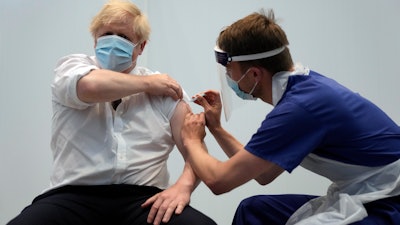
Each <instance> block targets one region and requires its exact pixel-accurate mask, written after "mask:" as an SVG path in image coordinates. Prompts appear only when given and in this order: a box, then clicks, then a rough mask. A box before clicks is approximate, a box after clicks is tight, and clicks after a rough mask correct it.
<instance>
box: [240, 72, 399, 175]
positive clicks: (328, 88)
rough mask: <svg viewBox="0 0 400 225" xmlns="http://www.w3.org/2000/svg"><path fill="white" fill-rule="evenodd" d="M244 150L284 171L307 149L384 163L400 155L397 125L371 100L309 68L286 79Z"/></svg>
mask: <svg viewBox="0 0 400 225" xmlns="http://www.w3.org/2000/svg"><path fill="white" fill-rule="evenodd" d="M245 149H246V150H247V151H249V152H250V153H252V154H254V155H256V156H258V157H261V158H263V159H265V160H268V161H271V162H274V163H276V164H277V165H279V166H281V167H282V168H284V169H285V170H287V171H288V172H292V171H293V169H295V168H296V167H297V166H298V165H299V164H300V163H301V162H302V160H303V159H304V158H305V157H306V156H307V155H308V154H309V153H314V154H317V155H318V156H321V157H326V158H328V159H332V160H337V161H340V162H344V163H349V164H354V165H363V166H382V165H386V164H389V163H391V162H394V161H396V160H397V159H399V158H400V128H399V126H398V125H397V124H396V123H395V122H394V121H393V120H391V119H390V118H389V117H388V116H387V115H386V114H385V113H384V112H383V111H382V110H381V109H379V108H378V107H377V106H376V105H374V104H373V103H372V102H370V101H368V100H367V99H365V98H363V97H362V96H360V95H359V94H357V93H354V92H352V91H350V90H349V89H347V88H346V87H344V86H342V85H340V84H339V83H337V82H336V81H334V80H332V79H329V78H327V77H325V76H322V75H320V74H318V73H316V72H314V71H310V74H309V75H293V76H290V77H289V79H288V83H287V88H286V91H285V93H284V94H283V96H282V98H281V100H280V101H279V102H278V104H277V105H276V106H275V108H274V109H273V110H272V111H271V112H270V113H269V114H268V115H267V116H266V118H265V120H264V121H263V122H262V124H261V127H260V128H259V129H258V130H257V133H255V134H254V135H253V136H252V138H251V140H250V141H249V142H248V143H247V145H246V146H245Z"/></svg>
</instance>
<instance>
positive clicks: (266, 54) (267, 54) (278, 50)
mask: <svg viewBox="0 0 400 225" xmlns="http://www.w3.org/2000/svg"><path fill="white" fill-rule="evenodd" d="M285 48H286V46H282V47H280V48H276V49H273V50H271V51H267V52H261V53H256V54H251V55H238V56H232V57H231V61H235V62H237V61H249V60H255V59H263V58H268V57H271V56H275V55H278V54H279V53H281V52H282V51H283V50H285Z"/></svg>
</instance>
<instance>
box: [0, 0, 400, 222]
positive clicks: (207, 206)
mask: <svg viewBox="0 0 400 225" xmlns="http://www.w3.org/2000/svg"><path fill="white" fill-rule="evenodd" d="M104 2H105V0H86V1H81V0H69V1H54V0H35V1H30V0H2V1H1V2H0V84H1V88H0V153H1V155H0V224H5V223H6V222H7V221H9V220H10V219H11V218H12V217H14V216H15V215H17V214H18V213H19V212H20V211H21V210H22V209H23V208H24V207H25V206H26V205H28V204H29V203H30V202H31V201H32V199H33V198H34V197H35V196H37V195H38V194H39V193H40V192H41V191H42V190H43V189H44V188H46V187H47V184H48V177H49V173H50V170H51V152H50V149H49V141H50V122H51V95H50V83H51V81H52V79H53V72H52V70H53V68H54V65H55V63H56V61H57V59H58V58H59V57H61V56H64V55H66V54H70V53H86V54H92V53H93V40H92V39H91V36H90V34H89V32H88V25H89V23H90V20H91V18H92V17H93V16H94V15H95V14H96V12H97V11H98V10H99V9H100V8H101V6H102V5H103V3H104ZM134 2H135V3H136V4H137V5H138V6H139V7H140V8H141V9H142V10H143V11H144V12H146V13H147V15H148V16H149V20H150V23H151V25H152V28H153V32H152V36H151V41H150V42H149V44H148V46H147V49H146V50H145V51H146V52H145V54H144V55H143V56H142V59H141V60H140V61H139V64H141V65H144V66H147V67H149V68H150V69H153V70H158V71H160V72H165V73H169V74H170V75H171V76H173V77H174V78H175V79H176V80H178V81H179V82H180V83H181V84H182V86H183V87H184V88H185V89H186V91H187V92H188V93H189V94H190V95H191V94H195V93H197V92H200V91H203V90H205V89H210V88H211V89H218V88H219V83H218V78H217V75H216V64H215V62H214V58H213V57H214V56H213V51H212V49H213V47H214V45H215V40H216V37H217V35H218V34H219V32H220V30H221V29H222V28H223V27H224V26H226V25H229V24H231V23H232V22H234V21H236V20H237V19H239V18H242V17H244V16H246V15H248V14H250V13H252V12H255V11H258V10H259V9H260V8H262V7H263V8H266V9H268V8H273V9H274V10H275V14H276V17H278V18H280V24H281V26H282V27H283V28H284V29H285V30H286V32H287V35H288V38H289V41H290V49H291V52H292V55H293V58H294V60H295V61H297V62H302V63H303V64H305V65H308V66H310V68H311V69H314V70H316V71H318V72H320V73H323V74H325V75H327V76H329V77H332V78H334V79H336V80H338V81H339V82H341V83H343V84H344V85H346V86H348V87H349V88H351V89H353V90H354V91H356V92H359V93H361V94H362V95H364V96H366V97H367V98H369V99H370V100H372V101H373V102H375V103H376V104H377V105H378V106H380V107H381V108H382V109H383V110H385V111H386V112H387V113H388V114H389V116H391V117H392V118H393V119H394V120H395V121H396V122H397V123H399V122H400V113H399V94H398V84H399V82H400V77H399V75H400V74H399V69H398V65H399V61H400V53H399V52H400V43H399V40H400V29H399V27H400V26H399V24H398V23H399V21H400V14H399V13H398V10H399V9H400V2H399V1H396V0H385V1H379V0H369V1H365V0H353V1H347V0H337V1H321V0H304V1H289V0H246V1H244V0H218V1H214V0H202V1H183V0H182V1H179V0H163V1H162V0H159V1H157V0H148V1H146V0H138V1H134ZM193 109H194V111H200V110H201V109H200V108H199V107H197V106H193ZM270 110H271V107H270V106H268V105H266V104H263V103H261V102H259V101H258V102H251V103H246V104H245V105H244V106H242V107H240V108H238V109H237V110H235V111H234V112H233V115H232V118H231V120H230V121H229V122H228V123H224V125H225V127H226V128H227V129H228V130H230V131H231V132H232V133H233V134H234V135H235V136H236V137H238V139H239V140H240V141H242V142H243V143H246V141H247V140H248V139H249V138H250V136H251V135H252V133H253V132H255V130H256V129H257V128H258V126H259V124H260V122H261V120H262V119H263V118H264V117H265V115H266V114H267V113H268V112H269V111H270ZM207 143H208V147H209V150H210V153H211V154H212V155H214V156H215V157H217V158H219V159H221V160H225V159H226V157H225V156H224V154H223V153H222V151H221V150H220V149H219V148H218V146H217V145H216V142H215V141H214V140H213V139H212V138H211V135H208V136H207ZM178 165H179V166H178ZM170 167H171V174H172V178H173V179H175V178H176V177H177V176H178V174H179V173H180V171H181V169H182V159H181V157H180V155H179V154H178V153H174V154H172V156H171V159H170ZM328 184H329V182H328V181H327V180H325V179H322V178H320V177H317V176H316V175H314V174H311V173H309V172H307V171H305V170H303V169H302V168H298V169H296V170H295V171H294V172H293V173H292V174H287V173H285V174H283V175H282V176H281V177H279V178H278V179H277V180H276V181H275V182H274V184H271V185H269V186H259V185H257V184H256V183H255V182H249V183H248V184H245V185H243V186H241V187H239V188H237V189H235V190H233V191H231V192H230V193H226V194H223V195H220V196H214V195H213V194H212V193H211V191H209V190H208V189H207V187H206V186H205V185H203V184H201V185H200V186H199V187H198V189H197V190H196V191H195V192H194V194H193V197H192V203H191V204H192V205H193V206H194V207H196V208H198V209H199V210H201V211H203V212H204V213H206V214H208V215H209V216H210V217H212V218H213V219H214V220H215V221H216V222H217V223H218V224H230V222H231V219H232V217H233V214H234V212H235V209H236V206H237V205H238V203H239V202H240V200H241V199H243V198H245V197H248V196H251V195H255V194H275V193H308V194H323V193H325V189H326V187H327V186H328Z"/></svg>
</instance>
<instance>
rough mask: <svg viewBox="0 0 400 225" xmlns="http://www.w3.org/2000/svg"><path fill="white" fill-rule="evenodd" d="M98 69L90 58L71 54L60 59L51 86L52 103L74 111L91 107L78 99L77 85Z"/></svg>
mask: <svg viewBox="0 0 400 225" xmlns="http://www.w3.org/2000/svg"><path fill="white" fill-rule="evenodd" d="M95 69H99V67H98V66H97V65H96V61H95V60H94V59H93V58H91V57H90V56H87V55H83V54H73V55H68V56H65V57H63V58H61V59H60V60H59V61H58V63H57V66H56V68H55V70H54V73H55V78H54V81H53V83H52V85H51V90H52V98H53V101H55V102H57V103H59V104H61V105H64V106H67V107H71V108H76V109H85V108H86V107H88V106H91V105H92V104H91V103H86V102H83V101H81V100H80V99H79V98H78V94H77V83H78V81H79V79H81V78H82V77H83V76H85V75H87V74H88V73H89V72H90V71H92V70H95Z"/></svg>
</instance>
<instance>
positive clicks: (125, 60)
mask: <svg viewBox="0 0 400 225" xmlns="http://www.w3.org/2000/svg"><path fill="white" fill-rule="evenodd" d="M135 46H136V45H135V44H133V43H131V42H130V41H128V40H126V39H124V38H122V37H120V36H118V35H106V36H103V37H99V38H98V39H97V44H96V49H95V51H96V58H97V61H98V62H99V64H100V66H101V68H103V69H108V70H112V71H116V72H122V71H124V70H126V69H128V68H129V67H131V66H132V55H133V49H134V48H135Z"/></svg>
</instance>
